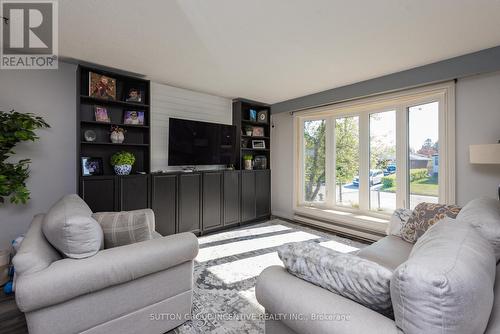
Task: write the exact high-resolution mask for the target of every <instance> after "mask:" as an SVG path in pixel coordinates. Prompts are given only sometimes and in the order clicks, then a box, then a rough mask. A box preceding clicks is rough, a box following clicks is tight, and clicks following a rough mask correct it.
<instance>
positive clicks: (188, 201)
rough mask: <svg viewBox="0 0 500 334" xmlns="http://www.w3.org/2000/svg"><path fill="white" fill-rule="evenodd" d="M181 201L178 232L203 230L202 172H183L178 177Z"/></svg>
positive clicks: (179, 204) (179, 203)
mask: <svg viewBox="0 0 500 334" xmlns="http://www.w3.org/2000/svg"><path fill="white" fill-rule="evenodd" d="M178 183H179V187H178V189H179V194H178V197H179V202H178V214H177V227H178V228H177V231H178V232H200V230H201V224H200V223H201V221H200V220H201V198H200V197H201V196H200V187H201V174H198V173H193V174H181V175H179V178H178Z"/></svg>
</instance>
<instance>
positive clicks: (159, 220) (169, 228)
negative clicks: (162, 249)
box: [151, 174, 177, 236]
mask: <svg viewBox="0 0 500 334" xmlns="http://www.w3.org/2000/svg"><path fill="white" fill-rule="evenodd" d="M151 208H152V209H153V211H154V213H155V222H156V231H157V232H158V233H160V234H161V235H163V236H166V235H171V234H175V233H177V230H176V226H177V175H175V174H174V175H152V176H151Z"/></svg>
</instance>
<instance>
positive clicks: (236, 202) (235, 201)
mask: <svg viewBox="0 0 500 334" xmlns="http://www.w3.org/2000/svg"><path fill="white" fill-rule="evenodd" d="M239 222H240V173H239V172H238V171H231V172H224V226H227V225H232V224H237V223H239Z"/></svg>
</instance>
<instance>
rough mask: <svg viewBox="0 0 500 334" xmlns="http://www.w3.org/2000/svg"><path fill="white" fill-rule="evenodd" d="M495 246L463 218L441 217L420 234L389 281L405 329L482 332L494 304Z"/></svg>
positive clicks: (413, 333) (413, 332)
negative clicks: (406, 258)
mask: <svg viewBox="0 0 500 334" xmlns="http://www.w3.org/2000/svg"><path fill="white" fill-rule="evenodd" d="M495 271H496V264H495V256H494V254H493V249H492V248H491V246H490V244H489V243H488V242H485V240H484V239H483V237H481V235H479V233H477V232H476V231H475V229H474V228H473V227H472V226H470V225H468V224H467V223H465V222H462V221H459V220H456V221H455V220H454V219H451V218H448V217H446V218H444V219H443V220H440V221H439V222H437V223H436V224H435V225H433V226H431V227H430V228H429V229H428V230H427V232H426V233H425V234H424V235H423V236H422V237H420V238H419V239H418V241H417V242H416V244H415V246H414V247H413V249H412V252H411V254H410V257H409V259H408V261H406V262H405V263H403V264H401V265H400V266H399V267H398V268H397V269H396V271H394V276H393V278H392V281H391V297H392V304H393V307H394V316H395V320H396V324H397V326H398V327H399V328H400V329H401V330H402V331H403V332H404V333H405V334H421V333H426V334H433V333H436V334H438V333H439V334H462V333H484V330H485V329H486V326H487V324H488V319H489V317H490V313H491V308H492V305H493V297H494V295H493V286H494V281H495Z"/></svg>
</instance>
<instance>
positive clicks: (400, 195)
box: [396, 106, 409, 208]
mask: <svg viewBox="0 0 500 334" xmlns="http://www.w3.org/2000/svg"><path fill="white" fill-rule="evenodd" d="M407 110H408V109H407V106H400V107H398V108H397V111H396V124H397V127H396V204H397V207H398V208H407V207H409V194H408V182H407V175H408V111H407Z"/></svg>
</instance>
